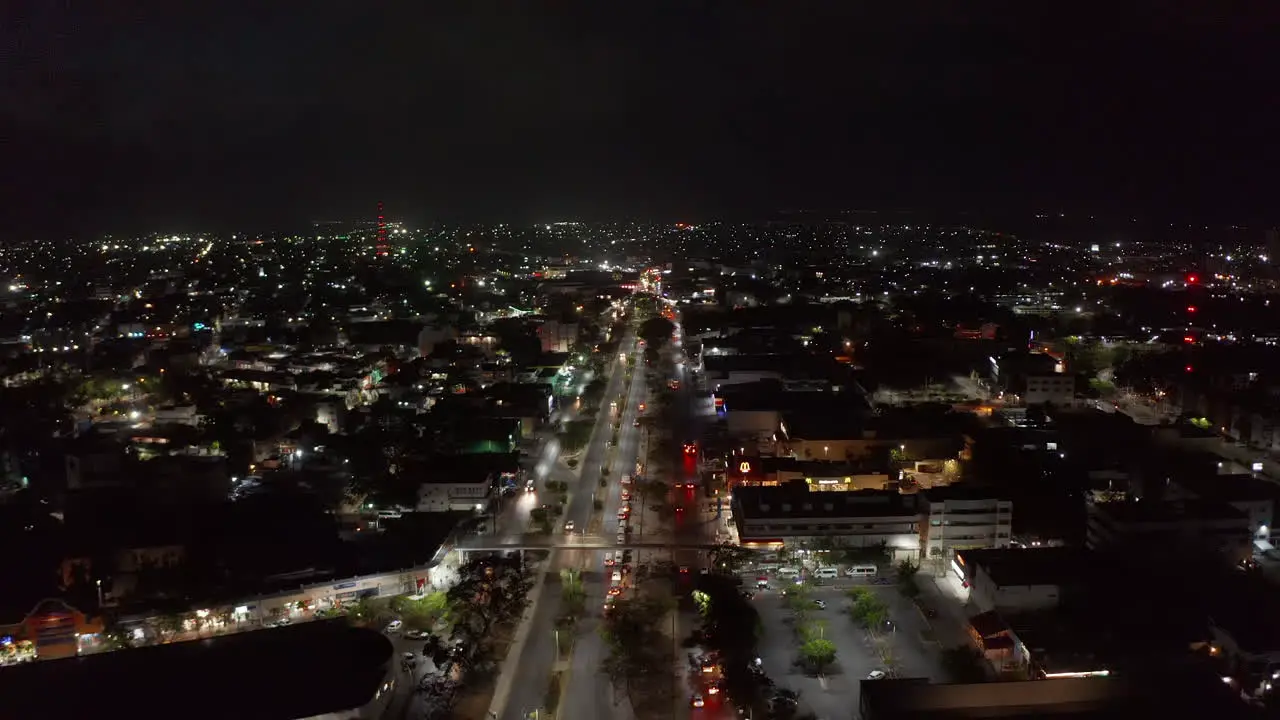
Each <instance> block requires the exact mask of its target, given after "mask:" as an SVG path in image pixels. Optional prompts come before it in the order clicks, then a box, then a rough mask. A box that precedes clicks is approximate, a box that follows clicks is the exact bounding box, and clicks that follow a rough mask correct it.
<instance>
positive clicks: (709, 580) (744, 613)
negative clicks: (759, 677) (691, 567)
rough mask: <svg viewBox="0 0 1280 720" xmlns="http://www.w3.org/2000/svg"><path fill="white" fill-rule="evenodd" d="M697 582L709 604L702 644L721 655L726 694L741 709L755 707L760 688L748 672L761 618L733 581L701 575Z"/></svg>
mask: <svg viewBox="0 0 1280 720" xmlns="http://www.w3.org/2000/svg"><path fill="white" fill-rule="evenodd" d="M697 582H698V588H697V592H699V593H701V594H702V596H703V597H705V604H706V611H705V612H704V613H703V616H702V617H703V620H702V632H703V637H704V640H703V641H704V642H705V643H706V645H707V647H708V648H709V649H712V650H716V651H718V652H719V653H720V659H721V665H722V667H723V669H724V678H725V690H726V692H727V693H728V694H729V697H731V698H732V699H733V700H734V702H735V703H736V704H738V705H739V706H740V707H747V706H754V705H755V704H756V703H757V701H758V700H759V699H760V698H759V697H758V695H759V692H760V687H759V684H758V683H757V681H756V678H755V676H754V675H753V674H752V673H751V672H750V670H749V668H750V666H751V665H752V664H753V663H754V662H755V658H756V656H757V654H758V652H757V646H758V642H759V638H760V615H759V613H758V612H757V611H756V608H755V606H754V605H753V604H752V602H751V601H750V600H748V599H747V598H745V597H743V595H742V593H741V592H739V591H738V586H737V584H736V583H735V582H734V581H733V579H732V578H730V577H728V576H725V575H719V574H710V575H700V576H698V581H697Z"/></svg>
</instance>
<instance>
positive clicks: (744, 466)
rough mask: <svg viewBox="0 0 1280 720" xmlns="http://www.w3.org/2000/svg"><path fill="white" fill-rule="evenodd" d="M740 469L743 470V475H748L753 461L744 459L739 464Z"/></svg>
mask: <svg viewBox="0 0 1280 720" xmlns="http://www.w3.org/2000/svg"><path fill="white" fill-rule="evenodd" d="M738 470H739V471H741V472H742V474H743V475H746V474H747V473H749V472H751V463H749V462H746V461H743V463H742V464H741V465H739V466H738Z"/></svg>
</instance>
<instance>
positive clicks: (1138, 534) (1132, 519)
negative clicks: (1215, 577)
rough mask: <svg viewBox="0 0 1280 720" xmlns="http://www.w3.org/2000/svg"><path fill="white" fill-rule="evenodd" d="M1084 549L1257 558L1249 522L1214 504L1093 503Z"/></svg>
mask: <svg viewBox="0 0 1280 720" xmlns="http://www.w3.org/2000/svg"><path fill="white" fill-rule="evenodd" d="M1087 509H1088V526H1087V527H1086V530H1085V532H1086V535H1085V544H1086V546H1087V547H1089V548H1091V549H1095V550H1102V549H1125V550H1131V551H1135V552H1143V551H1155V552H1168V551H1170V550H1176V549H1178V548H1187V549H1196V550H1208V551H1215V552H1218V553H1220V554H1222V555H1223V557H1224V558H1225V559H1226V560H1228V561H1229V562H1232V563H1235V562H1240V561H1243V560H1246V559H1248V558H1249V556H1250V555H1251V554H1252V545H1253V542H1252V541H1253V536H1254V528H1253V527H1251V526H1250V519H1249V516H1248V515H1246V514H1245V513H1242V512H1240V511H1239V510H1237V509H1235V508H1234V507H1231V506H1230V505H1228V504H1226V503H1223V502H1216V501H1212V500H1172V501H1167V502H1161V501H1153V500H1136V501H1128V502H1125V501H1120V502H1094V503H1089V504H1088V506H1087Z"/></svg>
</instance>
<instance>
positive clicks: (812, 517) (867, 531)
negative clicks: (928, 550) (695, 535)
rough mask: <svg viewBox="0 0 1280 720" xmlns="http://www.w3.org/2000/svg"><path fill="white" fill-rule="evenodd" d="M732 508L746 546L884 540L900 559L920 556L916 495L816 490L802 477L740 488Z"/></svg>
mask: <svg viewBox="0 0 1280 720" xmlns="http://www.w3.org/2000/svg"><path fill="white" fill-rule="evenodd" d="M732 508H733V520H734V523H735V524H736V526H737V530H738V536H739V538H740V541H741V543H742V544H744V545H754V544H759V545H771V544H781V545H783V546H786V547H790V548H806V547H810V546H812V545H813V544H815V543H818V542H823V543H827V542H830V543H832V544H835V545H838V546H845V547H866V546H871V545H878V544H880V543H884V545H885V546H886V547H887V548H888V549H889V551H890V552H892V553H894V554H895V555H896V556H897V557H898V558H902V559H911V560H915V559H916V558H917V557H919V551H920V536H919V534H918V532H917V527H916V523H917V522H918V520H919V514H918V511H917V510H916V506H915V501H914V497H913V496H911V495H902V494H900V493H898V492H896V491H883V490H862V491H855V492H822V493H819V492H810V491H809V489H808V487H807V486H806V485H805V483H803V482H792V483H790V484H788V485H785V486H777V487H739V488H737V489H736V490H735V491H734V493H733V501H732ZM820 539H821V540H820Z"/></svg>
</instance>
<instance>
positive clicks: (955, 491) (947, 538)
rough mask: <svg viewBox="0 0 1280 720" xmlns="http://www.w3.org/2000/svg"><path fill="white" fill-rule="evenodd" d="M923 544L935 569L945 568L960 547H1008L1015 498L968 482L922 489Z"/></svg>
mask: <svg viewBox="0 0 1280 720" xmlns="http://www.w3.org/2000/svg"><path fill="white" fill-rule="evenodd" d="M919 504H920V505H919V506H920V548H921V550H922V554H923V557H922V559H923V560H930V561H932V563H931V564H932V565H933V570H934V572H938V573H941V572H944V571H945V570H946V568H947V567H948V566H950V565H951V561H952V557H953V556H954V555H955V553H956V551H958V550H974V549H981V548H1003V547H1008V546H1009V542H1010V538H1011V536H1012V534H1013V502H1012V501H1009V500H1004V499H1001V498H1000V497H998V496H997V495H995V494H994V493H993V492H992V491H990V490H986V489H982V488H970V487H967V486H964V485H949V486H947V487H938V488H930V489H928V490H922V491H920V493H919Z"/></svg>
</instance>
